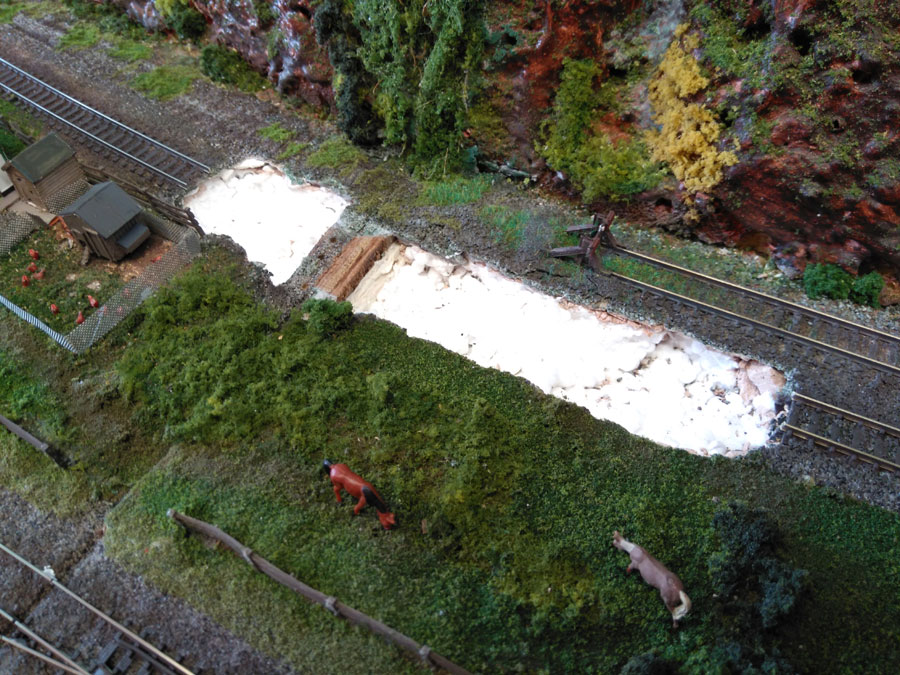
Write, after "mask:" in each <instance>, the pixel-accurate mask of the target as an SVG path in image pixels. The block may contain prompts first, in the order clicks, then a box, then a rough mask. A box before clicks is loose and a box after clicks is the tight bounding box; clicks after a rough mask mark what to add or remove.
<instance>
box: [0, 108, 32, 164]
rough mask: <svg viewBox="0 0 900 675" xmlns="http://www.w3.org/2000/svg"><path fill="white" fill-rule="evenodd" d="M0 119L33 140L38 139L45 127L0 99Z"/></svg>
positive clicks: (23, 111)
mask: <svg viewBox="0 0 900 675" xmlns="http://www.w3.org/2000/svg"><path fill="white" fill-rule="evenodd" d="M0 118H2V119H3V121H4V122H5V123H6V124H7V125H9V126H10V127H11V128H15V129H18V130H19V131H21V132H22V133H23V134H25V135H26V136H31V137H32V138H38V137H39V136H40V135H41V131H42V130H43V125H42V124H41V121H40V120H39V119H38V118H36V117H34V116H32V115H31V114H30V113H28V112H27V111H25V110H22V109H21V108H18V107H16V105H15V104H14V103H12V102H11V101H7V100H5V99H0ZM11 156H12V155H10V157H11Z"/></svg>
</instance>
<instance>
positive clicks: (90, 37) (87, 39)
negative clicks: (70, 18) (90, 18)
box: [56, 21, 100, 49]
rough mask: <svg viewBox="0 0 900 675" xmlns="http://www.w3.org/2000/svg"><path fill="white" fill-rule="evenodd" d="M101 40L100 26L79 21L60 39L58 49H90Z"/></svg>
mask: <svg viewBox="0 0 900 675" xmlns="http://www.w3.org/2000/svg"><path fill="white" fill-rule="evenodd" d="M98 42H100V28H99V27H97V26H96V25H95V24H92V23H83V22H80V21H79V22H78V23H76V24H75V25H74V26H72V27H71V28H70V29H69V30H68V31H67V32H66V34H65V35H63V36H62V37H61V38H60V39H59V43H58V44H57V45H56V48H57V49H88V48H89V47H93V46H95V45H96V44H97V43H98Z"/></svg>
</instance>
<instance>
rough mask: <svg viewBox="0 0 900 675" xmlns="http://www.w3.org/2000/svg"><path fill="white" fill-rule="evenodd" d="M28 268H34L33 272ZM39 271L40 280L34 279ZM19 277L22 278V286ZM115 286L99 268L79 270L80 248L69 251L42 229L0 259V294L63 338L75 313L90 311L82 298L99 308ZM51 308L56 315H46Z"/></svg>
mask: <svg viewBox="0 0 900 675" xmlns="http://www.w3.org/2000/svg"><path fill="white" fill-rule="evenodd" d="M29 250H35V251H37V252H38V255H40V258H39V259H38V260H34V259H32V257H31V256H30V255H29ZM98 262H99V261H98ZM29 265H34V267H35V271H34V272H32V271H30V270H29ZM41 270H44V274H43V278H38V277H39V275H40V271H41ZM23 276H24V277H27V278H28V285H27V286H25V285H23V281H22V277H23ZM121 286H122V280H121V278H120V277H118V276H117V275H115V274H114V273H112V272H110V271H108V270H106V269H104V267H103V265H102V264H94V265H91V266H89V267H83V266H82V265H81V248H80V247H78V246H75V247H72V248H69V246H68V245H67V242H66V241H65V240H63V239H59V238H57V237H56V236H55V234H54V231H53V230H50V229H48V228H42V229H40V230H37V231H35V232H34V233H33V234H32V235H31V236H29V237H27V238H26V239H24V240H23V241H21V242H19V244H17V245H16V246H15V247H14V248H13V249H12V250H11V251H10V252H9V253H8V254H7V255H5V256H0V293H2V294H3V295H4V296H5V297H6V298H7V299H9V300H10V301H12V302H14V303H15V304H17V305H18V306H19V307H21V308H22V309H24V310H26V311H28V312H30V313H31V314H33V315H34V316H36V317H37V318H39V319H40V320H41V321H43V322H44V323H46V324H47V325H48V326H50V327H51V328H53V329H54V330H57V331H59V332H60V333H63V334H65V333H68V332H69V331H70V330H72V329H74V328H75V326H76V324H75V319H76V317H77V316H78V312H82V314H83V316H84V317H85V318H88V317H89V316H90V315H91V313H93V312H94V311H96V310H95V309H92V308H91V306H90V305H89V304H88V298H87V296H88V295H91V296H92V297H94V298H95V299H96V300H97V301H98V302H99V303H100V304H101V305H102V304H103V302H104V301H105V300H106V299H107V298H109V297H110V296H111V295H112V294H113V293H115V292H116V290H118V289H119V288H120V287H121ZM51 304H54V305H56V307H57V309H58V310H59V312H58V314H54V313H53V312H52V311H51V307H50V305H51ZM3 311H4V312H5V310H3Z"/></svg>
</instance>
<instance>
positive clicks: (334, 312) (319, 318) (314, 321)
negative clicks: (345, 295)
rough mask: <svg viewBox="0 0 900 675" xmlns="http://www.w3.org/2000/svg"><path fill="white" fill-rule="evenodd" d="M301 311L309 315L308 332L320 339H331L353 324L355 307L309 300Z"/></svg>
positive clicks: (344, 303) (347, 304)
mask: <svg viewBox="0 0 900 675" xmlns="http://www.w3.org/2000/svg"><path fill="white" fill-rule="evenodd" d="M301 311H303V312H304V313H305V314H308V315H309V317H308V318H307V330H309V331H310V332H311V333H313V334H314V335H316V336H318V337H330V336H332V335H334V334H336V333H338V332H340V331H342V330H344V329H345V328H349V327H350V324H351V323H353V305H351V304H350V303H349V302H346V301H344V302H334V301H333V300H307V301H306V302H304V303H303V306H302V307H301Z"/></svg>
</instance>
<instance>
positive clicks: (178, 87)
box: [131, 64, 200, 101]
mask: <svg viewBox="0 0 900 675" xmlns="http://www.w3.org/2000/svg"><path fill="white" fill-rule="evenodd" d="M198 77H200V71H199V70H198V69H197V67H196V66H195V65H184V64H182V65H168V66H160V67H159V68H154V69H153V70H149V71H147V72H146V73H141V74H140V75H137V76H136V77H135V78H134V79H133V80H131V86H132V87H133V88H134V89H137V90H138V91H140V92H142V93H143V94H145V95H147V96H148V97H150V98H154V99H156V100H158V101H168V100H170V99H173V98H177V97H178V96H181V95H183V94H186V93H187V92H189V91H190V90H191V87H192V86H194V80H196V79H197V78H198Z"/></svg>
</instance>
